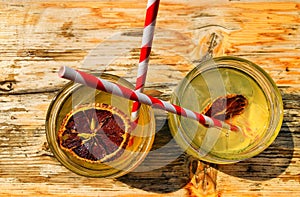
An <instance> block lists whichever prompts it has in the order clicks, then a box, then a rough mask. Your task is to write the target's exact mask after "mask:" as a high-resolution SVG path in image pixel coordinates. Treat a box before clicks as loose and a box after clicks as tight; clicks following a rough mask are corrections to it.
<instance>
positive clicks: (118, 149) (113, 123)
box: [58, 103, 130, 163]
mask: <svg viewBox="0 0 300 197" xmlns="http://www.w3.org/2000/svg"><path fill="white" fill-rule="evenodd" d="M129 133H130V120H129V118H128V116H127V115H126V114H124V113H123V112H122V111H120V110H119V109H117V108H116V107H113V106H110V105H107V104H102V103H97V104H93V105H85V106H80V107H77V108H75V109H74V110H72V111H71V112H70V113H68V114H67V115H66V117H65V118H64V120H63V123H62V125H61V128H60V130H59V132H58V142H59V145H60V147H61V149H63V150H64V151H66V152H68V153H70V154H71V155H72V156H74V157H76V158H78V159H79V160H83V161H86V162H90V163H95V162H96V163H97V162H108V161H112V160H114V159H116V158H118V157H119V156H120V155H121V154H122V153H123V152H124V150H125V148H126V146H127V144H128V141H129V137H130V134H129Z"/></svg>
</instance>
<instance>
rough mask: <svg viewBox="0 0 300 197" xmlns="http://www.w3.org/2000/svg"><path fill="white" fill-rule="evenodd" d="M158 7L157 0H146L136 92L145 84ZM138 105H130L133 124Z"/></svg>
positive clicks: (137, 103)
mask: <svg viewBox="0 0 300 197" xmlns="http://www.w3.org/2000/svg"><path fill="white" fill-rule="evenodd" d="M158 7H159V0H148V3H147V11H146V18H145V24H144V31H143V37H142V48H141V52H140V60H139V65H138V73H137V78H136V86H135V91H136V92H143V89H144V86H145V81H146V76H147V70H148V63H149V56H150V52H151V48H152V41H153V35H154V29H155V24H156V17H157V13H158ZM140 105H141V104H140V103H139V102H134V103H133V106H132V111H131V120H132V121H133V122H134V123H135V125H136V124H137V123H138V119H139V108H140Z"/></svg>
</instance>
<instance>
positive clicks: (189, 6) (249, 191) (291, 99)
mask: <svg viewBox="0 0 300 197" xmlns="http://www.w3.org/2000/svg"><path fill="white" fill-rule="evenodd" d="M133 5H134V6H133ZM145 6H146V1H137V0H125V1H121V0H120V1H101V0H100V1H71V0H64V1H57V0H47V1H37V0H36V1H21V2H20V1H17V0H11V1H0V21H1V23H0V28H1V30H0V195H1V196H58V195H59V196H83V195H84V196H111V195H113V196H140V195H142V196H184V195H190V196H192V195H194V196H196V195H198V196H203V195H204V196H205V195H206V196H209V195H211V196H216V195H219V196H288V195H292V194H294V195H295V194H298V193H299V192H300V189H299V183H300V178H299V177H300V174H299V171H300V167H299V166H300V149H299V147H300V133H299V132H300V129H299V125H300V118H299V116H300V114H299V108H300V106H299V100H300V85H299V81H300V58H299V54H300V53H299V52H300V26H299V23H300V17H299V8H300V4H299V2H297V1H265V2H258V1H257V2H253V1H225V0H218V1H213V2H212V1H204V0H192V1H182V0H173V1H169V0H166V1H162V2H161V5H160V10H159V15H158V20H157V30H156V34H155V41H154V43H153V51H152V54H151V61H150V63H151V66H150V68H149V75H148V78H147V88H146V92H147V93H148V94H151V95H154V96H157V97H159V98H162V99H164V100H168V99H169V98H170V94H171V93H172V91H173V89H174V88H175V87H176V85H177V84H178V82H179V81H180V80H181V79H182V77H184V76H185V75H186V74H187V72H189V70H191V69H192V68H193V67H194V66H195V64H196V63H195V60H199V59H200V58H202V57H203V56H204V55H205V53H206V52H207V47H208V43H207V41H208V40H209V37H210V35H211V34H212V33H216V34H217V35H218V39H219V40H218V46H217V47H216V48H215V50H214V55H215V56H220V55H224V54H225V55H236V56H240V57H244V58H246V59H249V60H251V61H253V62H254V63H256V64H258V65H260V66H261V67H262V68H264V69H265V70H266V71H267V72H268V73H269V74H270V75H271V77H272V78H273V79H274V81H275V82H276V84H277V85H278V86H279V87H280V91H281V93H282V95H283V102H284V108H285V110H284V124H283V126H282V129H281V132H280V134H279V136H278V137H277V138H276V140H275V142H274V143H273V144H272V145H271V146H270V147H269V148H268V149H267V150H265V151H264V152H263V153H261V154H260V155H258V156H256V157H254V158H251V159H248V160H246V161H243V162H239V163H237V164H231V165H218V166H213V167H214V168H209V169H210V170H211V171H209V172H210V175H211V176H212V177H214V176H215V177H216V182H215V184H216V185H215V187H213V190H208V189H207V187H203V186H202V185H201V186H199V187H197V188H196V187H195V186H196V185H197V184H196V183H197V181H196V176H203V175H204V174H203V171H201V170H203V168H202V167H203V166H202V163H199V164H198V166H197V167H198V168H197V169H198V171H197V170H195V169H193V168H192V167H193V166H192V167H191V165H192V164H193V162H192V161H194V159H193V158H191V157H189V156H188V155H186V154H184V153H183V152H182V150H181V149H180V148H179V147H178V145H176V143H175V142H174V141H172V137H171V135H170V133H169V129H168V127H167V122H165V116H166V114H165V113H164V112H161V111H156V113H157V123H158V124H157V125H158V126H157V128H158V129H157V130H159V132H158V133H157V134H156V139H155V143H154V145H153V152H151V154H149V155H148V157H147V158H146V160H145V162H144V163H143V164H142V165H141V166H140V167H139V168H140V169H143V170H145V169H146V168H148V167H149V166H150V167H152V169H151V170H150V171H144V172H132V173H129V174H128V175H125V176H123V177H121V178H119V179H95V178H87V177H82V176H78V175H76V174H74V173H72V172H70V171H69V170H67V169H66V168H64V167H63V166H62V165H61V164H60V163H59V162H58V161H57V160H56V159H55V158H54V157H53V155H52V153H51V152H50V150H49V148H48V147H47V143H46V137H45V129H44V126H45V117H46V111H47V108H48V106H49V104H50V101H51V99H52V98H53V97H54V95H55V94H56V93H57V92H58V90H59V89H61V88H62V87H63V86H64V84H65V83H66V82H67V81H65V80H61V79H59V78H58V77H57V74H56V73H57V70H58V69H59V67H60V66H61V65H67V66H71V67H73V68H80V69H83V70H86V71H90V72H95V71H96V72H109V73H113V74H116V75H119V76H122V77H124V78H126V79H128V80H129V81H130V82H132V83H134V82H135V76H136V68H137V62H138V58H139V47H140V41H141V35H142V34H141V33H142V31H141V30H142V29H141V28H142V27H143V22H144V14H145ZM166 144H167V145H168V146H166ZM161 147H166V148H165V149H160V148H161ZM154 150H160V151H157V152H155V151H154ZM213 169H215V170H213ZM196 171H197V173H196ZM195 181H196V182H195ZM189 183H194V185H192V186H191V185H190V184H189ZM199 183H208V184H211V182H205V181H204V179H200V180H199ZM209 186H211V185H209ZM211 191H212V192H211ZM205 192H206V193H205Z"/></svg>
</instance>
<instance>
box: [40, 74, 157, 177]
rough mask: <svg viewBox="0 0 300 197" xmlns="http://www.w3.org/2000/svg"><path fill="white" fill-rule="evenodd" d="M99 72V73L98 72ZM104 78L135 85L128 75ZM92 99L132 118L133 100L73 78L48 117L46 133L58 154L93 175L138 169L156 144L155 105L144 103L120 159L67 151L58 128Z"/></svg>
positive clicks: (81, 172) (78, 170)
mask: <svg viewBox="0 0 300 197" xmlns="http://www.w3.org/2000/svg"><path fill="white" fill-rule="evenodd" d="M96 76H98V75H96ZM101 78H102V79H105V80H108V81H110V82H114V83H118V84H120V85H123V86H126V87H128V88H131V89H133V88H134V86H133V85H132V84H131V83H129V82H128V81H126V80H125V79H122V78H119V77H117V76H115V75H111V74H101ZM92 103H105V104H108V105H110V106H113V107H116V108H117V109H118V110H120V111H122V112H123V113H125V114H126V115H127V117H129V118H130V114H131V107H132V101H129V100H127V99H124V98H121V97H118V96H115V95H112V94H109V93H106V92H103V91H99V90H95V89H92V88H89V87H87V86H83V85H81V84H77V83H73V82H69V83H68V84H67V85H66V86H65V87H64V88H63V89H62V90H61V91H60V92H59V93H58V94H57V95H56V96H55V97H54V99H53V100H52V102H51V104H50V106H49V109H48V112H47V117H46V136H47V141H48V143H49V147H50V148H51V150H52V152H53V154H54V156H55V157H56V158H57V159H58V161H59V162H61V163H62V164H63V165H64V166H65V167H66V168H68V169H69V170H71V171H73V172H75V173H77V174H79V175H83V176H89V177H114V178H116V177H120V176H122V175H124V174H126V173H128V172H130V171H132V170H134V169H135V168H136V167H137V166H138V165H139V164H140V163H141V162H142V161H143V160H144V158H145V157H146V155H147V154H148V152H149V151H150V149H151V147H152V143H153V140H154V135H155V119H154V114H153V111H152V109H151V107H149V106H146V105H142V106H141V108H140V115H139V122H138V125H137V127H136V128H135V129H134V130H133V131H131V132H130V139H129V140H130V142H128V143H130V145H127V147H126V149H125V151H124V152H123V153H122V154H121V155H120V156H119V157H117V158H116V159H114V160H112V161H107V162H85V161H82V160H80V159H78V158H76V157H74V156H73V155H71V154H70V153H68V152H67V151H64V150H62V148H61V147H60V144H59V142H58V132H59V130H60V127H61V125H62V123H63V121H64V119H65V117H66V116H67V114H68V113H70V112H71V111H72V110H73V109H75V108H78V107H79V106H84V105H89V104H92Z"/></svg>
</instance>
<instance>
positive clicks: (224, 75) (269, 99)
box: [169, 57, 283, 163]
mask: <svg viewBox="0 0 300 197" xmlns="http://www.w3.org/2000/svg"><path fill="white" fill-rule="evenodd" d="M226 95H243V96H244V97H245V98H246V99H247V101H248V105H247V106H246V108H245V109H244V111H243V112H242V113H241V114H239V115H236V116H234V117H232V118H230V119H228V120H224V119H223V120H222V121H227V122H229V123H231V124H234V125H236V126H239V127H240V131H239V132H233V131H229V130H225V129H219V128H206V127H204V126H202V125H200V124H199V123H197V122H196V121H194V120H191V119H187V118H184V117H179V116H177V115H170V123H169V125H170V129H171V132H172V134H173V136H174V137H175V139H176V141H177V142H178V143H179V145H181V147H182V148H183V149H184V150H186V151H187V152H188V153H190V154H192V155H194V156H196V157H199V158H200V159H203V160H207V161H209V162H214V163H231V162H236V161H239V160H243V159H246V158H249V157H251V156H254V155H256V154H258V153H259V152H261V151H262V150H264V149H265V148H266V147H267V146H268V145H270V143H271V142H272V141H273V140H274V139H275V137H276V135H277V134H278V132H279V130H280V126H281V123H282V116H283V113H282V101H281V97H280V94H279V92H278V90H277V88H276V86H275V85H274V83H273V82H272V80H271V79H270V78H269V77H268V76H267V74H266V73H265V72H264V71H262V70H261V69H260V68H259V67H257V66H255V65H254V64H252V63H250V62H248V61H246V60H243V59H237V58H232V57H225V58H224V57H223V58H216V59H214V60H210V61H208V62H205V63H202V64H200V65H199V66H198V67H197V68H195V69H194V70H193V71H191V72H190V73H189V74H188V75H187V77H186V78H185V79H183V80H182V82H181V83H180V84H179V86H178V88H177V90H176V91H175V93H174V95H173V96H172V99H171V102H172V103H174V104H177V105H180V106H182V107H185V108H187V109H191V110H193V111H196V112H201V113H203V112H204V110H205V109H206V107H207V106H209V104H211V103H213V102H214V101H215V100H216V99H217V98H220V97H224V96H225V97H226ZM216 110H217V109H216Z"/></svg>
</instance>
